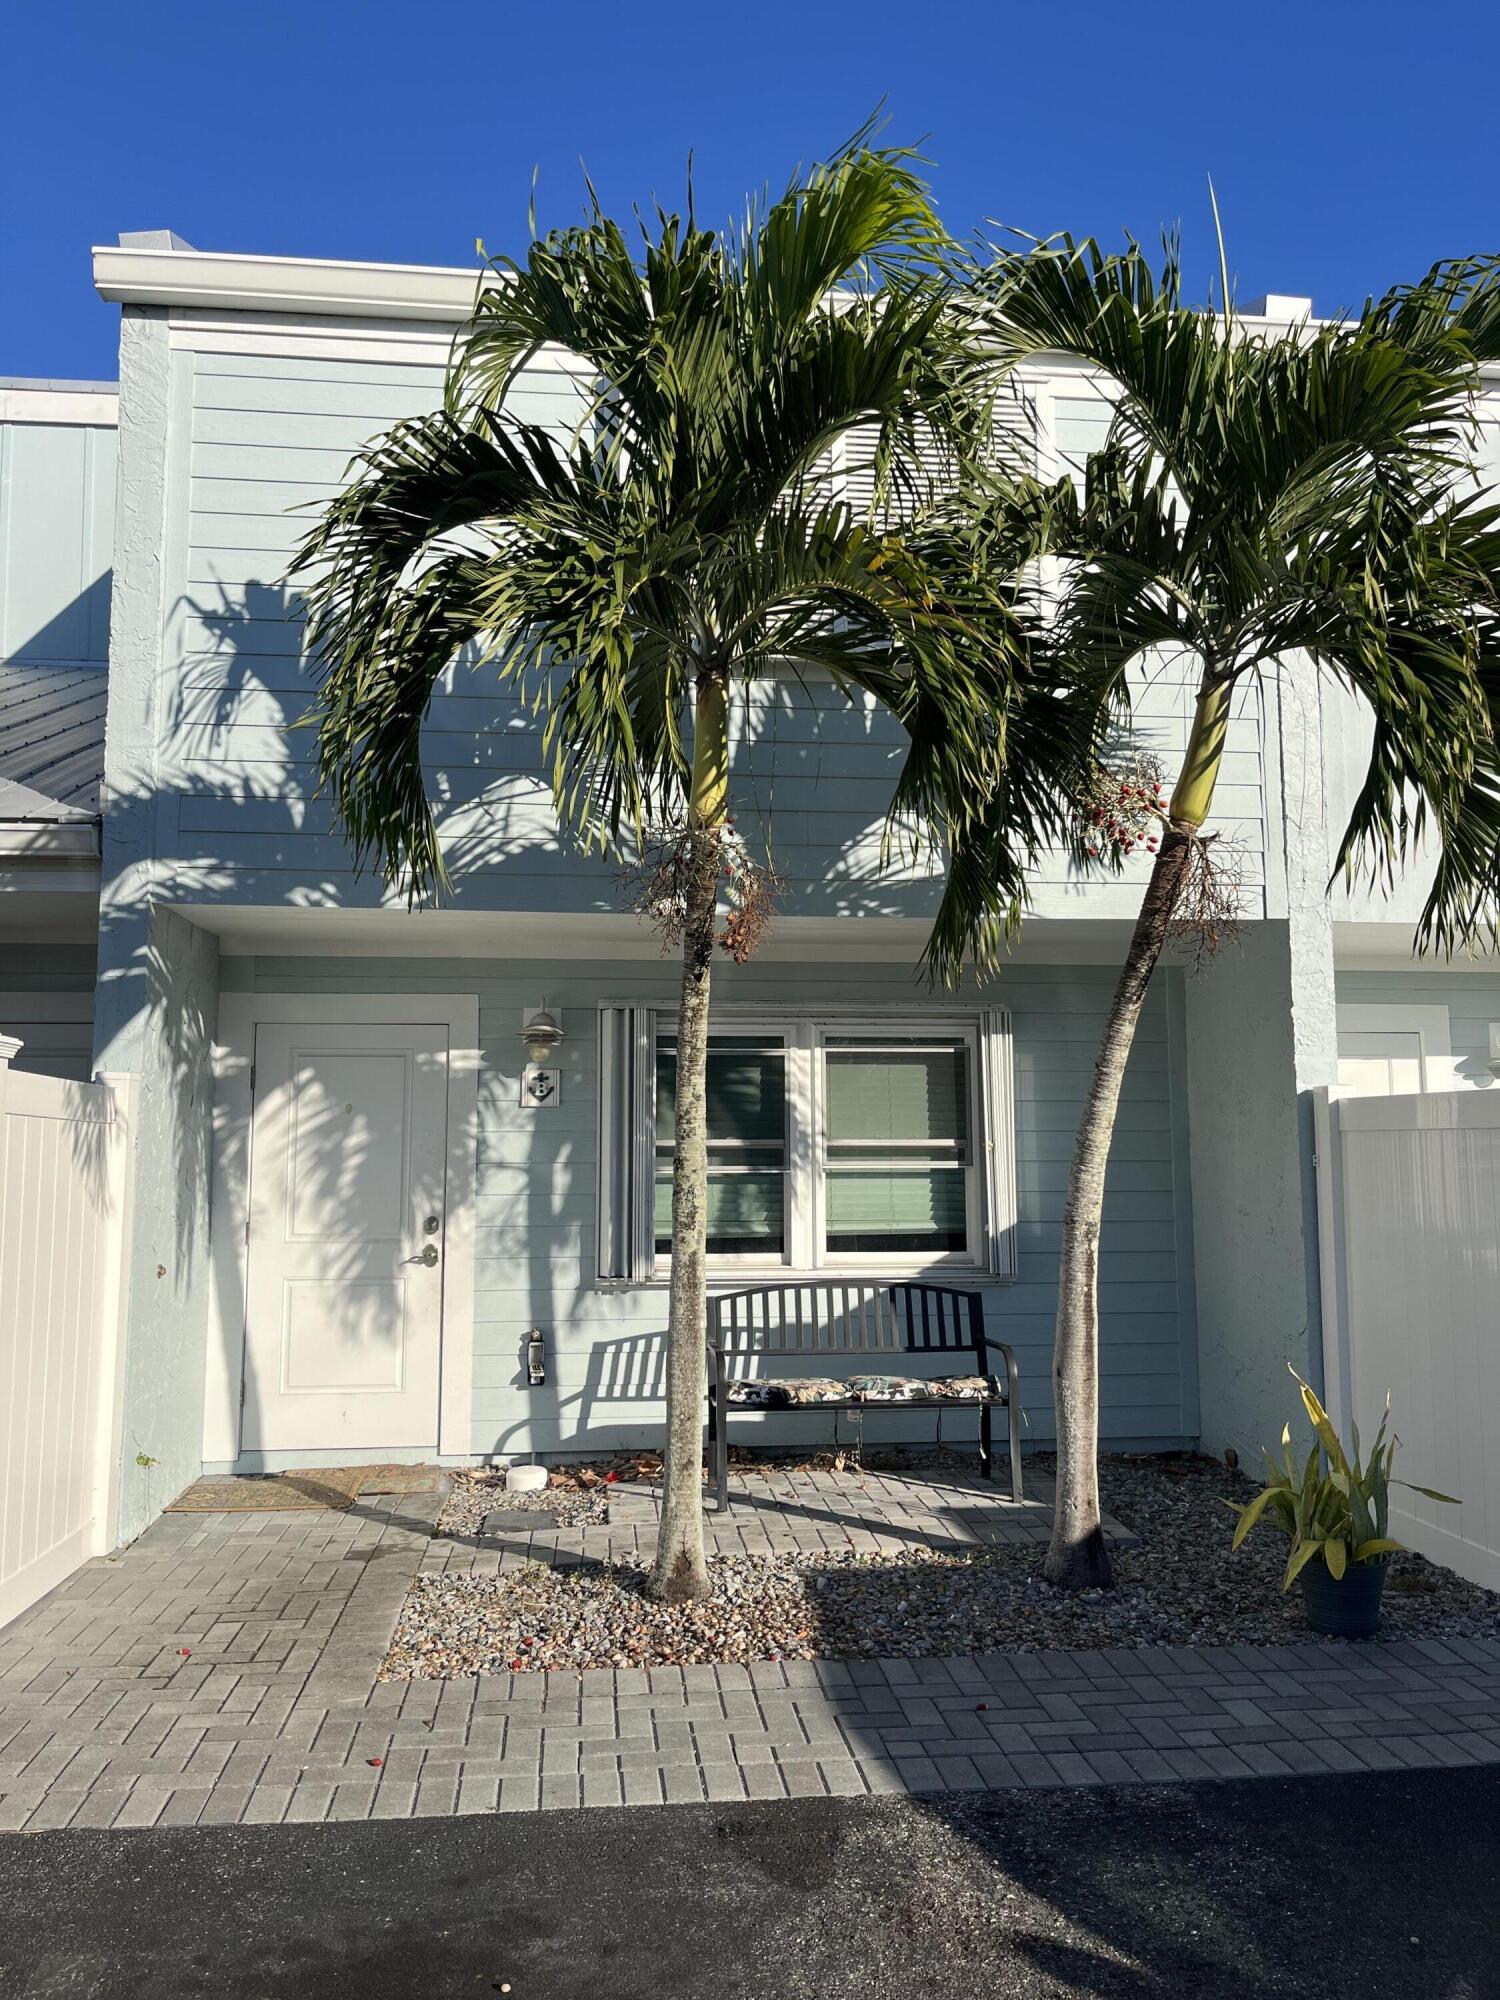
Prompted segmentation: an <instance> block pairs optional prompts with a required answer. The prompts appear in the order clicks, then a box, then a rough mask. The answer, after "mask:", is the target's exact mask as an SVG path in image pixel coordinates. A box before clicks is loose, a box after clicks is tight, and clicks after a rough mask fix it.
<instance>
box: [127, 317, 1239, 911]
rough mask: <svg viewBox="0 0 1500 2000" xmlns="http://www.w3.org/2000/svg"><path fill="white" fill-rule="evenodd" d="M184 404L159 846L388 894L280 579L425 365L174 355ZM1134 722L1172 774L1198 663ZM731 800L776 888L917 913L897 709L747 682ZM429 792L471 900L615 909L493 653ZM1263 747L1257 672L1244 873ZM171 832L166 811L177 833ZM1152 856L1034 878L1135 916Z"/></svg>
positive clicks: (440, 719)
mask: <svg viewBox="0 0 1500 2000" xmlns="http://www.w3.org/2000/svg"><path fill="white" fill-rule="evenodd" d="M179 359H180V365H181V366H182V368H183V369H184V370H185V371H186V373H187V377H188V384H189V387H188V393H189V397H190V402H191V421H190V424H189V425H188V427H187V435H186V438H185V440H184V443H183V446H182V449H181V453H180V458H179V462H178V464H177V468H176V476H177V478H178V479H179V480H180V481H181V482H182V483H183V491H182V493H181V519H182V521H183V524H184V526H183V538H182V543H181V547H180V549H179V550H178V551H177V555H176V560H177V562H178V564H179V566H180V573H179V577H178V582H179V586H180V587H179V588H178V589H177V590H176V591H175V592H174V593H169V595H171V596H172V600H173V611H172V614H171V619H170V623H169V628H168V632H167V639H166V647H167V658H168V664H169V669H170V671H169V688H168V694H167V699H166V700H165V702H164V703H163V707H162V715H163V734H164V741H163V745H162V761H161V773H162V783H163V785H164V787H165V788H166V789H167V791H168V793H169V794H175V812H174V811H173V809H172V805H171V804H169V807H168V811H167V812H166V814H164V815H163V817H162V819H161V821H160V826H161V838H162V840H163V842H164V843H165V844H166V845H167V847H168V848H169V850H170V851H169V853H168V854H167V855H166V858H168V859H170V860H173V861H176V862H178V863H180V864H181V866H182V869H183V872H184V876H185V878H186V879H188V880H191V881H192V882H194V883H195V884H197V885H199V887H198V888H197V889H196V890H195V893H200V894H210V893H211V894H213V895H215V896H218V897H221V898H223V899H226V900H238V901H242V902H273V903H274V902H282V901H285V900H287V899H288V898H290V897H292V896H293V895H295V894H296V893H297V892H298V891H299V890H301V889H303V888H304V887H305V885H306V883H307V881H308V880H309V879H316V881H317V882H318V884H319V885H320V887H322V888H326V890H327V892H328V893H329V894H331V895H333V896H335V897H338V898H341V899H342V898H348V899H349V900H351V901H354V902H356V903H360V904H368V903H370V902H371V901H374V900H378V892H377V891H376V890H375V889H373V887H371V886H370V885H369V884H365V885H363V886H361V885H359V884H358V883H357V882H356V880H355V877H354V874H353V870H352V868H351V866H350V860H349V856H348V853H347V850H346V848H345V845H344V843H343V841H342V839H341V837H340V836H338V835H337V834H335V832H334V831H333V826H332V821H331V818H330V815H329V812H328V809H327V806H326V803H321V802H315V801H313V800H312V798H311V794H312V792H313V791H314V790H315V789H316V784H315V776H314V758H315V747H316V746H315V739H314V735H313V733H312V732H311V731H310V730H307V729H304V728H299V727H298V726H297V725H298V724H299V722H300V721H301V720H302V719H303V718H304V717H305V716H306V715H307V714H308V712H309V708H310V705H311V702H312V698H313V691H312V687H311V685H310V678H309V676H308V674H307V672H306V670H305V667H304V664H303V662H302V659H301V628H300V622H299V618H298V613H297V606H296V604H295V602H294V600H293V599H292V598H291V596H290V595H289V594H288V592H287V591H286V590H285V588H284V587H283V586H282V584H281V583H280V582H279V581H278V579H279V578H280V577H281V575H282V574H283V573H284V570H285V567H286V564H287V562H288V560H289V558H290V556H291V554H292V552H293V550H294V548H295V546H296V543H297V540H298V538H299V536H300V535H301V534H302V533H304V532H305V531H306V528H307V525H308V522H309V519H310V515H309V513H308V511H307V510H308V509H309V507H311V508H314V509H315V508H316V507H317V506H318V505H320V504H321V503H322V502H323V501H325V500H326V499H327V498H328V497H330V496H331V495H332V494H333V493H334V492H335V491H336V490H337V488H338V485H339V483H340V482H341V480H342V479H343V478H344V476H345V474H346V469H347V467H348V465H349V463H350V461H351V459H352V458H353V457H354V455H355V454H356V453H357V451H358V450H359V449H360V447H361V445H362V444H363V443H364V442H365V441H366V440H367V439H368V438H370V437H371V436H372V435H374V434H376V433H378V432H379V431H380V430H382V429H384V428H385V427H387V426H388V425H390V424H392V423H394V422H396V421H398V420H399V419H400V418H402V417H405V416H409V415H412V414H415V413H417V412H419V411H422V410H425V409H428V408H431V407H432V406H433V404H434V402H435V400H436V398H437V394H438V388H439V375H438V372H437V371H436V370H435V369H432V368H430V367H415V366H402V365H397V364H390V365H380V364H371V363H368V362H365V361H360V360H350V361H347V362H345V361H316V362H315V361H310V360H301V359H278V358H272V357H264V356H262V357H256V356H248V355H232V354H195V355H186V354H185V355H182V356H181V357H180V358H179ZM581 407H582V403H581V397H580V392H579V389H578V387H577V385H576V384H575V383H574V382H573V381H572V380H571V379H570V378H569V377H567V376H566V375H564V374H562V373H561V372H558V371H553V370H543V369H538V370H535V371H533V372H532V373H531V374H529V375H528V376H527V377H526V379H525V380H524V382H523V384H522V386H521V388H520V390H519V392H518V399H517V408H518V410H519V411H520V413H521V414H522V415H524V416H526V417H527V418H529V419H531V420H533V421H535V422H538V423H543V424H547V425H549V426H551V427H552V428H553V429H554V430H556V431H558V432H560V433H565V432H567V431H570V430H571V428H572V426H573V425H574V424H575V423H576V421H577V419H578V415H579V412H580V409H581ZM1135 692H1136V711H1135V727H1136V731H1137V734H1138V736H1139V738H1140V740H1141V741H1142V743H1143V744H1144V745H1145V746H1146V747H1148V748H1150V749H1152V750H1154V751H1155V752H1156V753H1157V754H1159V755H1160V757H1161V758H1162V761H1163V763H1164V765H1165V766H1166V768H1167V770H1168V772H1169V773H1170V772H1171V771H1173V770H1175V768H1176V766H1177V764H1178V763H1179V762H1180V759H1181V756H1182V753H1183V751H1184V748H1185V746H1186V741H1187V732H1188V726H1189V719H1190V714H1191V708H1192V693H1193V690H1192V684H1191V675H1190V674H1186V673H1185V672H1184V668H1183V665H1182V663H1181V662H1166V663H1158V664H1156V665H1154V666H1152V667H1151V668H1150V669H1148V670H1146V671H1143V672H1142V674H1141V675H1140V676H1139V677H1138V685H1137V688H1136V691H1135ZM738 734H739V747H738V749H737V753H736V758H735V776H734V789H735V809H736V814H737V817H738V819H739V823H740V825H741V827H742V828H743V829H744V830H745V831H746V832H747V833H750V834H751V835H752V837H754V834H755V831H756V829H757V828H759V829H760V832H761V835H762V837H763V838H766V839H768V840H769V842H770V844H771V847H772V851H773V854H774V858H775V863H776V867H777V870H778V872H779V874H780V875H781V877H782V879H783V882H784V884H785V892H784V895H783V906H784V907H785V908H787V909H788V910H789V911H792V912H796V913H800V914H808V915H817V914H826V915H835V914H840V915H841V914H856V913H881V914H891V915H907V916H911V915H916V916H920V915H925V914H928V913H930V912H931V910H932V909H933V908H934V906H935V903H936V900H937V895H938V887H939V884H938V871H937V869H936V868H935V866H934V865H933V864H932V862H931V860H930V859H922V860H920V861H916V862H911V861H908V862H907V863H906V864H905V865H893V866H891V867H885V866H883V865H882V858H881V837H882V831H883V823H884V817H885V813H886V810H887V807H888V804H889V801H890V797H891V793H892V788H893V786H894V784H895V781H896V777H897V774H898V772H899V770H900V766H901V760H902V757H903V755H904V748H905V739H904V737H903V735H902V732H901V731H900V729H899V728H898V727H897V726H896V725H895V724H894V723H893V722H892V721H891V720H890V719H889V718H888V717H886V716H885V715H883V714H882V713H880V712H878V711H876V710H875V709H874V708H873V707H870V706H867V705H864V704H851V703H849V702H848V701H846V700H845V699H844V697H842V696H841V695H840V694H838V693H837V691H836V690H833V689H832V688H827V687H824V688H814V689H808V688H806V687H804V686H802V684H801V683H800V682H795V681H786V682H781V683H777V684H775V685H773V686H771V687H768V688H766V689H763V690H760V691H757V693H756V695H755V697H754V698H753V699H752V701H751V702H750V704H749V706H748V708H747V709H746V710H744V711H743V712H742V713H741V715H740V717H739V719H738ZM424 751H425V761H426V765H427V770H428V779H429V788H430V791H431V794H432V796H433V797H434V798H435V799H437V800H438V801H440V802H441V804H440V818H441V820H442V824H443V831H444V838H445V841H446V842H447V843H448V846H449V849H450V854H451V855H452V857H453V859H454V861H455V863H456V864H457V866H458V867H459V868H461V870H462V875H463V882H464V887H463V890H462V901H463V903H464V904H465V905H466V906H467V907H470V908H483V907H493V908H513V909H572V910H603V909H610V908H614V907H617V906H618V901H619V886H618V882H617V879H616V871H615V870H614V869H613V867H612V866H610V865H607V864H605V863H602V862H595V863H591V864H583V863H580V862H579V860H578V859H577V858H576V856H574V855H572V854H570V853H567V852H565V851H564V850H563V848H562V847H561V846H560V843H559V840H558V837H557V829H556V826H555V823H554V817H553V813H552V809H551V804H550V800H549V798H548V796H547V792H546V788H545V783H544V776H543V770H542V759H541V753H540V744H539V731H538V728H537V725H536V722H535V720H534V718H532V717H530V716H528V715H527V714H525V713H524V712H523V711H522V710H521V709H520V708H519V706H518V705H517V703H516V702H515V701H514V700H513V699H512V698H510V697H509V696H508V695H506V694H505V693H503V692H501V691H500V690H498V689H497V688H495V687H494V686H492V685H486V679H485V676H484V674H483V673H479V674H475V673H472V672H470V671H468V670H465V669H460V670H457V671H455V672H454V673H453V674H451V675H450V676H449V678H448V682H447V684H446V685H445V687H444V689H443V690H442V691H441V692H440V694H439V695H438V697H437V699H436V700H435V702H434V705H433V710H432V714H431V718H430V723H429V727H428V729H427V732H426V734H425V737H424ZM1263 795H1264V784H1263V755H1262V741H1261V717H1260V711H1259V706H1258V701H1257V695H1256V690H1255V689H1254V688H1247V689H1246V690H1245V691H1244V694H1243V697H1242V699H1241V702H1240V706H1239V709H1238V712H1237V713H1236V716H1235V719H1234V721H1233V723H1232V726H1231V731H1230V741H1229V764H1228V767H1227V768H1226V770H1225V774H1224V785H1223V789H1222V792H1221V796H1220V800H1219V808H1220V810H1219V825H1220V827H1221V829H1222V832H1223V834H1224V836H1225V837H1226V838H1228V839H1233V840H1234V841H1235V842H1236V843H1237V844H1238V845H1239V846H1240V848H1241V849H1242V852H1243V874H1244V878H1245V880H1246V882H1247V884H1249V885H1250V886H1251V889H1252V893H1254V892H1256V891H1257V890H1258V886H1259V885H1260V883H1261V882H1262V880H1263V874H1264V870H1263V865H1262V857H1263V853H1264V848H1265V840H1264V831H1263ZM174 829H175V830H174ZM1147 868H1148V858H1147V857H1145V856H1144V855H1142V856H1138V857H1135V858H1133V860H1132V862H1131V864H1130V865H1129V866H1128V867H1127V869H1126V871H1125V873H1124V874H1123V875H1122V876H1120V877H1118V878H1116V877H1112V876H1103V877H1096V878H1090V879H1088V880H1084V881H1080V880H1078V879H1076V878H1074V877H1073V876H1072V875H1071V873H1070V871H1069V868H1068V865H1067V863H1066V860H1065V858H1063V857H1061V856H1055V857H1052V858H1050V859H1045V860H1044V861H1043V862H1042V864H1041V865H1040V867H1039V869H1038V871H1037V874H1036V884H1035V886H1036V902H1037V908H1038V909H1039V910H1040V911H1042V912H1043V913H1046V914H1057V915H1066V916H1083V915H1087V916H1091V917H1113V916H1128V915H1130V914H1131V913H1132V912H1133V911H1134V909H1135V907H1136V905H1137V903H1138V901H1139V896H1140V890H1141V886H1142V884H1143V882H1144V879H1145V875H1146V873H1147Z"/></svg>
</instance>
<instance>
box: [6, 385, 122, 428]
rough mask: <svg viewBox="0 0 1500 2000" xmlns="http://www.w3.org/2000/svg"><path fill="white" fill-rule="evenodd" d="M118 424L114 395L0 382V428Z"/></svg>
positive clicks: (118, 411)
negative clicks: (35, 425)
mask: <svg viewBox="0 0 1500 2000" xmlns="http://www.w3.org/2000/svg"><path fill="white" fill-rule="evenodd" d="M119 420H120V398H119V394H118V392H117V391H114V390H101V389H84V388H78V389H54V388H46V389H42V388H36V389H32V388H27V387H25V386H24V385H22V384H21V383H16V382H0V424H93V425H96V426H98V427H99V428H100V429H110V428H113V427H114V426H115V425H116V424H118V423H119Z"/></svg>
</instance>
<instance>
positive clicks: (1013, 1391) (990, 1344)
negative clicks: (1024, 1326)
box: [984, 1339, 1021, 1409]
mask: <svg viewBox="0 0 1500 2000" xmlns="http://www.w3.org/2000/svg"><path fill="white" fill-rule="evenodd" d="M984 1344H985V1347H986V1349H988V1350H991V1351H993V1352H994V1353H996V1354H999V1355H1001V1356H1003V1357H1004V1361H1005V1401H1006V1404H1007V1406H1008V1407H1010V1408H1012V1409H1014V1408H1015V1407H1016V1406H1017V1405H1018V1404H1019V1403H1020V1400H1021V1371H1020V1369H1019V1368H1018V1367H1017V1366H1016V1354H1015V1349H1014V1348H1013V1347H1009V1346H1007V1344H1006V1343H1005V1342H1004V1341H1003V1340H988V1339H987V1340H986V1341H985V1343H984Z"/></svg>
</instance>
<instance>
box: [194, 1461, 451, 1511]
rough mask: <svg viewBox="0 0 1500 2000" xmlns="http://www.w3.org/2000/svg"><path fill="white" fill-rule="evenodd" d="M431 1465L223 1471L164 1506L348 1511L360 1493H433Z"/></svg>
mask: <svg viewBox="0 0 1500 2000" xmlns="http://www.w3.org/2000/svg"><path fill="white" fill-rule="evenodd" d="M437 1481H438V1474H437V1467H436V1466H435V1465H328V1466H318V1467H316V1468H314V1467H309V1468H308V1469H306V1470H305V1471H300V1472H264V1473H254V1474H250V1475H247V1476H240V1477H236V1476H234V1475H231V1474H224V1475H220V1476H218V1477H212V1478H207V1479H195V1480H194V1481H193V1483H192V1485H191V1486H190V1487H188V1489H187V1491H186V1492H185V1493H180V1494H178V1496H177V1498H176V1499H175V1500H174V1501H173V1502H172V1504H171V1505H170V1506H169V1507H168V1508H167V1509H166V1512H167V1513H169V1514H285V1513H291V1512H294V1511H306V1510H316V1509H323V1510H332V1511H334V1512H337V1513H346V1512H347V1511H348V1509H349V1508H351V1507H352V1506H353V1505H354V1503H355V1501H356V1500H357V1499H359V1498H360V1497H361V1495H365V1494H368V1495H369V1496H370V1497H371V1498H372V1499H373V1498H374V1497H375V1496H376V1495H377V1494H384V1493H432V1492H435V1491H436V1489H437Z"/></svg>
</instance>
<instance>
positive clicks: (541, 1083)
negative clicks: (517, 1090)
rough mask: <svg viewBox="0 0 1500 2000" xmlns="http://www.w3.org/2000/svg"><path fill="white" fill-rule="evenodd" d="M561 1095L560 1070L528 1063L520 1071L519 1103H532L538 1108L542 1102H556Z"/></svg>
mask: <svg viewBox="0 0 1500 2000" xmlns="http://www.w3.org/2000/svg"><path fill="white" fill-rule="evenodd" d="M561 1097H562V1071H561V1070H560V1069H543V1068H542V1067H541V1066H540V1065H539V1064H536V1063H528V1064H527V1066H526V1068H525V1069H523V1070H522V1072H521V1103H522V1104H523V1105H527V1104H530V1105H534V1106H536V1107H537V1108H538V1109H540V1107H541V1106H542V1105H544V1104H556V1103H558V1102H559V1101H560V1100H561Z"/></svg>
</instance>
